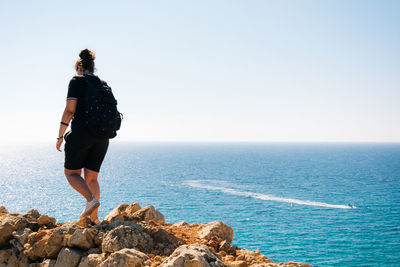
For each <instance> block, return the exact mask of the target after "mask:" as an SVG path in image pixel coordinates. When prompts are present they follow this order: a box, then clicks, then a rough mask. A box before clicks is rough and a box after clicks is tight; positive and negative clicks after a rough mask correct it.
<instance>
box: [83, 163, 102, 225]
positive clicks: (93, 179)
mask: <svg viewBox="0 0 400 267" xmlns="http://www.w3.org/2000/svg"><path fill="white" fill-rule="evenodd" d="M83 171H84V174H85V181H86V183H87V185H88V186H89V188H90V191H91V192H92V193H93V196H95V197H96V198H97V200H100V186H99V182H98V181H97V177H98V176H99V173H98V172H95V171H92V170H89V169H87V168H84V169H83ZM98 212H99V208H96V209H95V210H93V212H92V214H90V219H91V220H92V221H94V220H96V219H98Z"/></svg>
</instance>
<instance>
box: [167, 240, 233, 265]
mask: <svg viewBox="0 0 400 267" xmlns="http://www.w3.org/2000/svg"><path fill="white" fill-rule="evenodd" d="M160 266H161V267H180V266H187V267H189V266H190V267H208V266H210V267H227V265H226V264H224V262H223V261H222V260H221V259H220V257H219V256H218V255H217V254H215V253H214V252H213V251H212V250H211V249H210V248H209V247H208V246H206V245H202V244H191V245H182V246H180V247H179V248H177V249H176V250H175V251H174V253H172V255H171V256H169V257H168V258H167V259H166V260H165V261H164V262H163V263H162V264H161V265H160Z"/></svg>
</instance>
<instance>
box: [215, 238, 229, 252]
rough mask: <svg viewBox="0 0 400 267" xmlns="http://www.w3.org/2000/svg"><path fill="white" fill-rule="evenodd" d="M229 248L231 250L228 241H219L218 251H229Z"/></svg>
mask: <svg viewBox="0 0 400 267" xmlns="http://www.w3.org/2000/svg"><path fill="white" fill-rule="evenodd" d="M230 248H231V244H230V243H229V242H228V241H226V240H223V241H221V242H220V243H219V247H218V249H219V250H220V251H229V249H230Z"/></svg>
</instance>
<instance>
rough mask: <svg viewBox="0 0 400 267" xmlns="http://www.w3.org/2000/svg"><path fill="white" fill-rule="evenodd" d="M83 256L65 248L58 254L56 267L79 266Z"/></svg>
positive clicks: (76, 251)
mask: <svg viewBox="0 0 400 267" xmlns="http://www.w3.org/2000/svg"><path fill="white" fill-rule="evenodd" d="M81 257H82V254H81V253H80V252H79V251H78V250H75V249H73V248H63V249H62V250H61V251H60V253H58V257H57V262H56V265H55V267H75V266H78V264H79V261H80V260H81Z"/></svg>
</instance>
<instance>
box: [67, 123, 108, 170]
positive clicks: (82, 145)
mask: <svg viewBox="0 0 400 267" xmlns="http://www.w3.org/2000/svg"><path fill="white" fill-rule="evenodd" d="M64 140H65V147H64V151H65V162H64V167H65V168H66V169H70V170H77V169H82V168H87V169H89V170H92V171H95V172H99V171H100V167H101V163H103V160H104V157H105V155H106V153H107V149H108V143H109V140H108V139H103V138H97V137H94V136H92V135H90V134H89V133H88V132H87V131H86V130H85V129H84V128H77V127H76V128H74V129H73V130H71V131H69V132H67V133H66V134H65V135H64Z"/></svg>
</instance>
